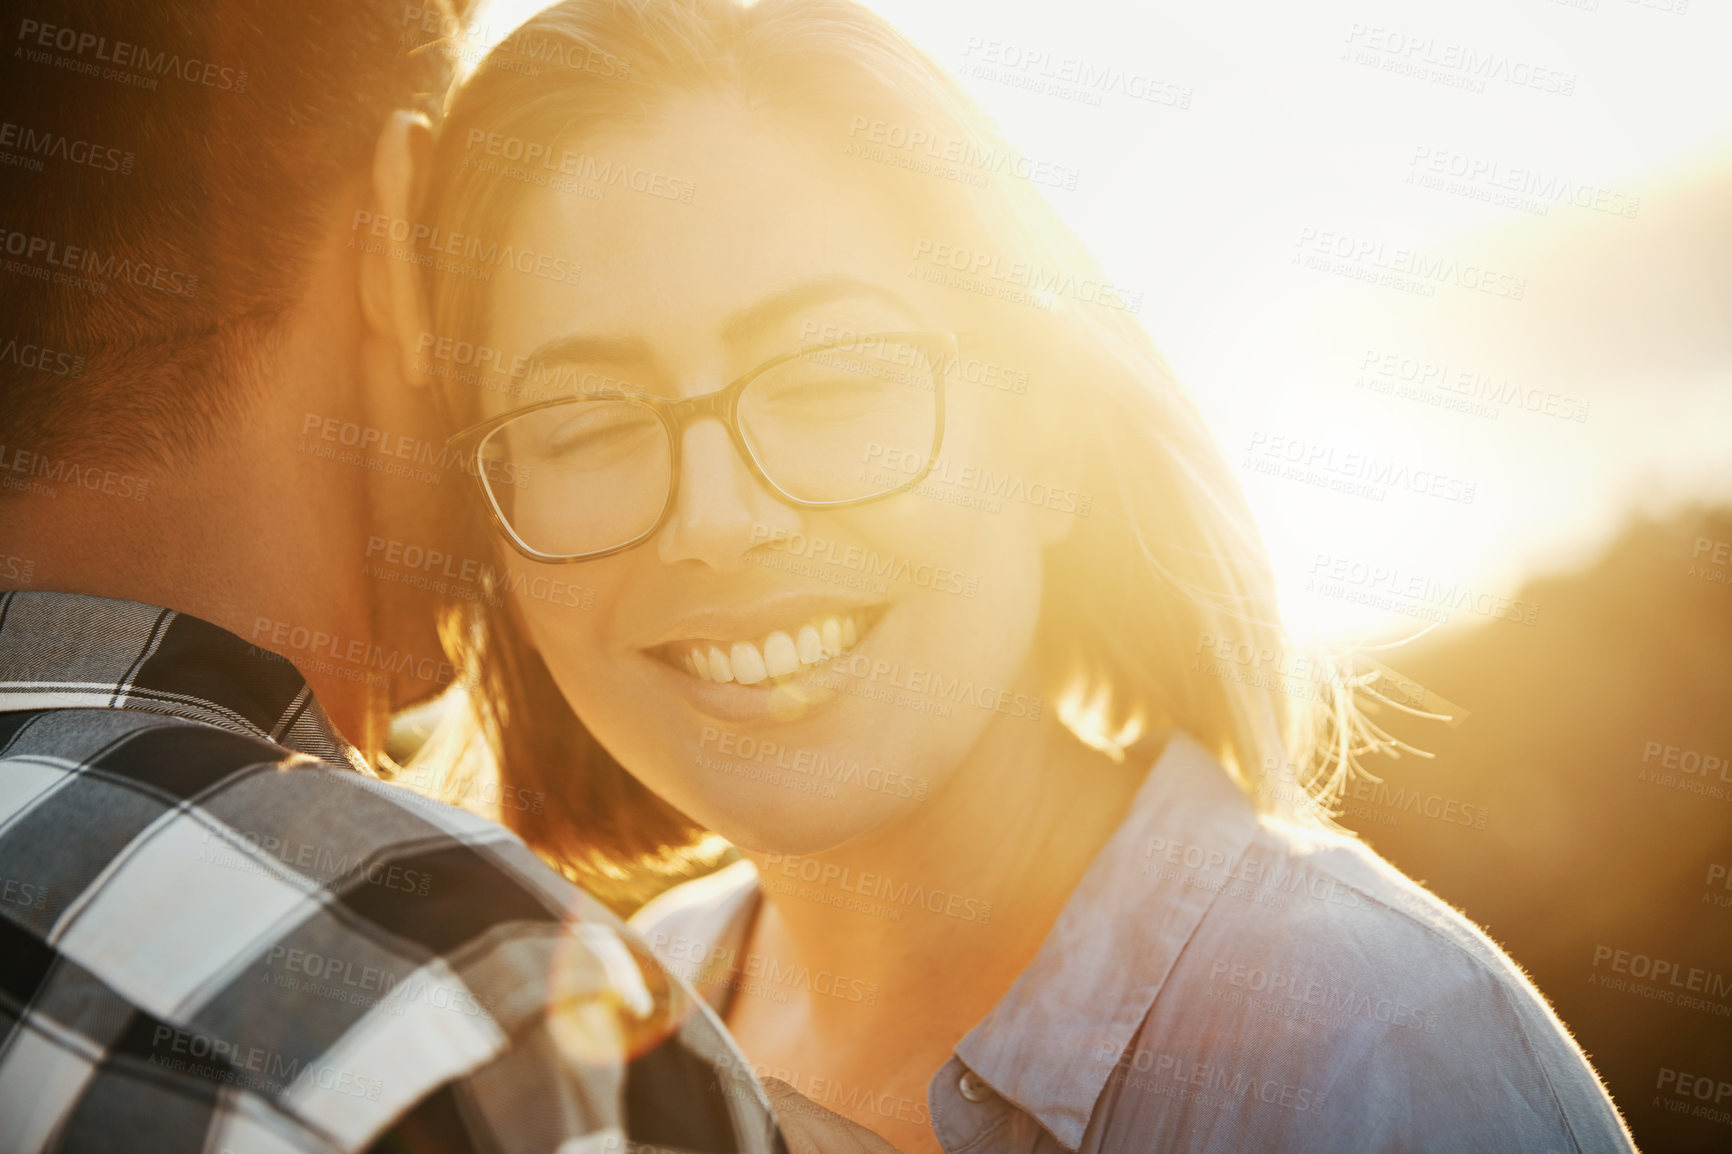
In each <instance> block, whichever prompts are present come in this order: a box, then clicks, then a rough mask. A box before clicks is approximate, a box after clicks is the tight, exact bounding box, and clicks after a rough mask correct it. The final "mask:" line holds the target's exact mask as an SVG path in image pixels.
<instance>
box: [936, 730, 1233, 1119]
mask: <svg viewBox="0 0 1732 1154" xmlns="http://www.w3.org/2000/svg"><path fill="white" fill-rule="evenodd" d="M1256 831H1257V816H1256V812H1255V810H1254V808H1253V807H1252V805H1251V803H1250V800H1249V799H1248V798H1247V797H1246V796H1245V794H1244V792H1243V791H1242V790H1241V789H1240V788H1239V787H1238V786H1237V785H1236V784H1235V783H1234V782H1233V781H1232V779H1231V778H1229V777H1228V776H1227V773H1226V771H1225V770H1224V769H1223V768H1222V767H1221V766H1220V765H1219V764H1218V763H1217V762H1216V761H1215V759H1214V758H1213V757H1212V756H1211V755H1210V754H1209V753H1208V751H1207V750H1205V749H1204V748H1203V747H1202V746H1201V745H1199V744H1198V743H1197V742H1196V741H1195V740H1194V739H1193V738H1191V737H1189V736H1187V735H1185V734H1183V733H1175V734H1174V735H1173V737H1172V738H1171V739H1170V740H1169V741H1168V743H1167V748H1166V749H1165V750H1164V751H1163V752H1162V753H1161V756H1160V758H1159V759H1158V760H1157V761H1156V763H1155V766H1154V768H1153V769H1151V770H1150V771H1149V774H1148V777H1147V778H1146V779H1145V780H1144V782H1143V784H1142V787H1141V788H1140V789H1139V790H1138V791H1137V794H1136V797H1135V800H1134V801H1133V802H1132V804H1131V809H1130V813H1129V814H1128V816H1127V817H1126V818H1125V820H1124V822H1123V823H1122V824H1121V825H1120V826H1119V828H1118V829H1117V830H1116V831H1115V832H1114V833H1113V835H1112V837H1111V838H1109V839H1108V840H1107V843H1106V845H1105V846H1104V847H1103V848H1102V849H1101V851H1100V853H1099V854H1098V855H1097V856H1096V857H1095V860H1094V863H1093V864H1092V865H1091V866H1090V867H1089V869H1088V872H1087V873H1085V874H1084V875H1083V879H1082V881H1081V883H1080V884H1078V886H1077V888H1076V890H1075V892H1074V893H1072V894H1071V897H1070V900H1069V901H1068V902H1066V903H1065V906H1064V910H1063V912H1062V913H1060V915H1059V918H1058V921H1057V922H1055V923H1054V925H1053V928H1052V932H1051V933H1049V934H1048V935H1047V939H1046V941H1045V942H1044V943H1043V944H1042V945H1041V948H1040V952H1039V953H1037V954H1036V955H1035V959H1034V961H1033V962H1032V963H1031V964H1030V965H1029V967H1028V969H1026V970H1024V971H1023V973H1022V975H1021V976H1020V977H1019V978H1017V980H1016V983H1015V984H1014V985H1013V986H1011V988H1010V991H1009V992H1008V993H1007V994H1005V996H1004V997H1003V998H1002V999H1000V1000H999V1002H998V1004H997V1005H996V1006H994V1007H993V1009H992V1012H991V1013H989V1014H988V1015H987V1016H986V1018H985V1019H984V1020H983V1021H982V1022H981V1023H980V1024H979V1025H977V1026H976V1027H975V1028H974V1029H973V1030H970V1031H969V1033H968V1035H967V1037H965V1038H963V1039H962V1042H961V1043H960V1044H959V1045H958V1046H957V1047H956V1054H957V1056H958V1057H959V1058H961V1059H962V1061H963V1062H964V1063H965V1064H966V1065H967V1066H968V1068H969V1069H971V1070H973V1071H974V1072H975V1074H976V1075H978V1076H979V1077H980V1078H982V1079H984V1080H985V1081H986V1082H987V1083H988V1084H990V1085H991V1086H992V1088H993V1089H994V1090H996V1091H997V1092H998V1093H999V1094H1000V1095H1001V1096H1002V1097H1004V1098H1006V1099H1009V1100H1010V1101H1011V1102H1014V1103H1015V1104H1016V1105H1017V1106H1019V1107H1020V1108H1021V1109H1023V1110H1024V1111H1025V1112H1027V1113H1029V1114H1031V1115H1033V1116H1034V1117H1035V1118H1036V1119H1038V1120H1039V1121H1040V1123H1041V1125H1043V1126H1045V1127H1046V1128H1047V1130H1049V1131H1051V1133H1052V1134H1053V1136H1054V1137H1056V1138H1057V1139H1058V1140H1059V1141H1060V1142H1061V1143H1063V1144H1064V1146H1065V1147H1066V1148H1067V1149H1071V1150H1075V1149H1077V1148H1078V1147H1079V1146H1080V1145H1081V1144H1082V1139H1083V1133H1084V1131H1085V1130H1087V1128H1088V1124H1089V1118H1090V1116H1091V1115H1092V1114H1093V1113H1094V1106H1095V1102H1096V1100H1097V1099H1099V1097H1100V1094H1101V1090H1102V1089H1103V1088H1104V1087H1105V1085H1106V1080H1107V1077H1108V1075H1109V1074H1111V1073H1112V1069H1113V1065H1114V1063H1115V1062H1116V1061H1117V1059H1118V1057H1119V1055H1120V1054H1122V1053H1123V1051H1124V1049H1125V1047H1126V1046H1127V1045H1129V1044H1130V1042H1131V1039H1132V1037H1133V1036H1134V1035H1135V1034H1136V1032H1137V1030H1138V1029H1139V1028H1140V1027H1141V1026H1142V1023H1143V1020H1144V1019H1145V1018H1146V1017H1147V1016H1148V1012H1149V1008H1150V1006H1152V1005H1153V1004H1154V1000H1155V996H1156V995H1157V994H1158V993H1159V992H1160V990H1161V986H1162V984H1163V983H1164V982H1165V981H1166V978H1167V975H1168V974H1169V973H1170V972H1171V970H1172V968H1173V964H1174V962H1175V961H1177V960H1178V956H1179V953H1180V952H1181V951H1182V950H1183V949H1184V948H1185V945H1186V943H1187V942H1188V941H1190V939H1191V936H1192V934H1194V933H1195V932H1196V929H1197V926H1198V925H1199V923H1201V922H1202V920H1203V916H1204V915H1205V914H1206V913H1207V912H1208V909H1209V907H1210V905H1211V904H1212V903H1213V902H1214V900H1215V897H1216V895H1217V894H1218V892H1219V889H1220V883H1222V882H1224V881H1225V880H1226V879H1227V878H1228V877H1229V876H1230V873H1231V870H1232V868H1233V866H1234V864H1235V863H1236V862H1237V861H1238V859H1239V857H1240V856H1241V855H1242V854H1243V853H1244V851H1245V848H1246V847H1247V846H1248V845H1249V844H1250V842H1251V839H1252V838H1253V837H1254V836H1255V834H1256ZM1175 854H1176V855H1177V856H1176V858H1175V857H1174V855H1175ZM1169 859H1171V860H1177V861H1180V862H1181V863H1182V865H1181V867H1180V868H1176V869H1171V870H1167V869H1162V868H1160V866H1161V865H1162V864H1164V863H1165V862H1166V861H1168V860H1169ZM1187 883H1189V884H1187ZM1056 1040H1062V1044H1061V1045H1055V1044H1054V1043H1055V1041H1056ZM1034 1055H1038V1056H1039V1059H1038V1060H1033V1059H1032V1057H1031V1056H1034Z"/></svg>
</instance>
